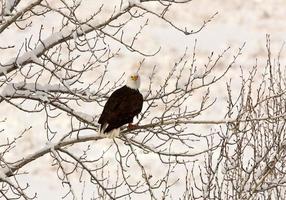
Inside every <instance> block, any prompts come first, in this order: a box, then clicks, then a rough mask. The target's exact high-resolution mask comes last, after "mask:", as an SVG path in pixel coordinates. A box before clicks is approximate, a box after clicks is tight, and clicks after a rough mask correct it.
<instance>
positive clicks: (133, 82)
mask: <svg viewBox="0 0 286 200" xmlns="http://www.w3.org/2000/svg"><path fill="white" fill-rule="evenodd" d="M126 86H127V87H129V88H131V89H134V90H138V89H139V87H140V76H139V74H138V73H132V74H130V75H129V76H128V77H127V81H126Z"/></svg>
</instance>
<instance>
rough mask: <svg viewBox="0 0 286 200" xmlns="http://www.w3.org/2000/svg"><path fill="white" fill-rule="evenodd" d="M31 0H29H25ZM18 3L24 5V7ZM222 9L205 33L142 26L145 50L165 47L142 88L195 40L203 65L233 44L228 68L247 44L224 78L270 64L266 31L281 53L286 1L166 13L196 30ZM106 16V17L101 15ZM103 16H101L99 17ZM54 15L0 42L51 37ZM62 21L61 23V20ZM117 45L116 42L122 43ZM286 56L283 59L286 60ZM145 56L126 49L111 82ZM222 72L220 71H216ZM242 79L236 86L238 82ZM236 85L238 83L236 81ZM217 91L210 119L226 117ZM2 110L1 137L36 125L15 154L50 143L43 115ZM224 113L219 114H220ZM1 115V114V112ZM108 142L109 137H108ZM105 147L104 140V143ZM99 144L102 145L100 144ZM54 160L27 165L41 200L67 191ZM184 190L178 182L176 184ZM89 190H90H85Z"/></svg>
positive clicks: (204, 1) (197, 0)
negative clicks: (255, 65) (47, 138)
mask: <svg viewBox="0 0 286 200" xmlns="http://www.w3.org/2000/svg"><path fill="white" fill-rule="evenodd" d="M27 2H28V1H27ZM56 2H57V1H52V0H50V3H51V5H54V6H56ZM95 4H96V3H95V1H93V0H85V1H83V4H82V6H81V8H80V12H79V13H80V15H79V16H80V17H82V18H85V17H87V16H89V14H90V13H92V12H93V10H94V9H96V8H97V7H98V6H97V5H95ZM23 5H24V3H23V4H20V6H23ZM148 6H150V7H152V8H153V9H156V5H152V3H150V4H149V5H148ZM110 11H111V8H108V7H106V8H105V12H106V13H109V12H110ZM216 12H218V15H216V17H215V18H214V20H212V22H211V23H210V24H208V25H207V27H206V28H204V29H203V30H202V31H201V32H199V33H198V34H195V35H189V36H185V35H183V34H182V33H179V32H178V31H176V30H175V29H173V28H172V27H170V26H169V25H168V24H166V23H165V22H162V21H161V20H159V19H152V21H150V23H149V26H148V27H147V28H146V29H145V30H144V34H143V36H142V37H141V38H140V40H139V41H140V42H139V44H140V48H141V49H144V50H146V51H147V52H148V51H150V52H153V51H156V50H157V49H158V47H160V46H161V48H162V50H161V51H160V52H159V53H158V54H157V55H156V56H154V57H151V58H146V60H145V64H144V67H143V68H142V75H141V76H142V92H143V93H146V91H147V85H144V81H146V80H147V78H146V77H147V76H148V75H149V74H150V71H151V69H152V67H153V66H154V65H157V66H159V67H160V71H159V72H158V73H157V76H156V81H157V84H158V85H159V84H160V83H161V82H162V81H163V77H164V74H166V73H168V69H169V68H170V67H171V66H172V64H173V63H174V62H175V61H176V60H178V59H179V58H180V56H182V54H183V53H184V51H185V49H186V47H187V48H188V50H187V53H188V54H189V55H191V53H192V51H191V50H192V48H193V46H194V41H195V39H197V52H196V54H197V60H198V62H199V63H200V62H201V63H204V62H205V61H206V59H207V56H208V55H209V54H210V53H211V52H212V51H214V52H216V53H219V52H222V51H223V50H224V49H225V48H227V47H228V46H230V47H231V52H230V54H229V55H228V56H229V57H226V58H224V61H225V62H221V63H220V65H221V66H222V69H223V67H225V65H226V63H228V61H229V59H231V56H232V54H235V52H236V50H237V49H238V48H239V47H240V46H242V44H243V43H244V42H246V46H245V48H244V50H243V55H242V56H240V57H239V59H238V60H237V62H236V66H235V67H234V69H232V70H231V71H230V73H228V74H227V76H226V77H225V81H226V80H228V79H229V78H233V79H234V80H235V78H237V76H238V74H239V73H240V69H239V66H242V67H243V68H244V69H246V70H247V69H250V68H251V67H252V66H253V65H254V64H255V63H256V59H258V63H259V65H258V66H259V68H260V67H261V69H263V67H264V66H265V65H266V49H265V44H266V34H270V36H271V46H272V49H273V54H274V55H277V54H278V52H279V51H280V48H281V47H282V45H283V43H284V41H285V40H286V26H285V19H286V2H285V1H284V0H249V1H243V0H229V1H225V0H216V1H211V0H194V1H192V2H191V3H189V4H187V5H184V6H181V5H177V6H174V7H173V8H172V9H171V10H170V12H169V14H168V15H167V16H168V17H169V18H170V19H172V21H173V22H174V23H176V24H177V25H179V26H181V27H185V26H187V27H190V28H193V29H197V28H199V27H200V25H201V23H202V22H203V21H204V20H206V19H207V18H209V17H210V16H211V15H213V14H214V13H216ZM102 18H103V19H104V16H102ZM99 20H102V19H99ZM55 21H56V17H54V16H49V15H48V16H46V17H45V18H40V17H39V18H37V19H36V21H33V26H32V27H30V28H28V29H27V30H26V31H15V30H12V29H11V30H8V31H5V32H4V33H2V34H1V36H0V45H2V46H5V45H12V44H16V45H18V46H19V48H20V46H21V44H22V43H23V42H24V40H25V38H29V37H30V36H33V35H37V33H38V30H39V27H40V26H41V25H43V26H44V31H43V36H45V35H46V37H48V36H49V35H50V33H51V31H52V28H53V27H51V26H50V24H53V26H56V25H55ZM58 25H60V24H58ZM136 28H138V27H136V26H135V25H134V27H132V26H131V27H130V31H133V30H136ZM118 45H119V44H114V46H115V47H116V46H118ZM17 50H18V49H17V48H15V49H13V50H10V51H5V53H2V54H1V57H0V61H1V63H5V62H8V61H9V60H10V59H11V58H12V57H15V56H16V55H17ZM283 55H285V53H284V54H282V58H281V59H282V60H284V59H285V56H284V57H283ZM142 58H143V57H142V56H141V55H138V54H136V53H132V54H131V53H129V52H128V51H126V50H122V51H121V54H120V55H119V56H118V57H117V58H116V59H115V60H113V61H112V62H111V63H110V66H111V68H109V69H111V70H112V71H110V72H109V73H108V78H109V79H111V80H115V79H117V78H118V77H119V76H120V75H121V74H122V71H123V70H125V71H128V70H130V66H132V65H134V63H136V62H138V60H141V59H142ZM218 70H219V69H218ZM239 84H240V83H239V82H238V83H237V86H239ZM234 87H235V84H234ZM216 89H217V91H211V93H212V95H216V94H220V96H219V97H218V100H217V103H216V104H215V107H214V108H213V109H212V110H211V111H210V113H208V117H209V119H217V118H220V119H222V118H223V116H224V113H223V109H221V107H220V105H221V103H223V102H224V100H225V95H226V91H225V84H224V82H223V81H221V82H220V85H219V86H218V87H217V88H216ZM100 109H101V108H95V107H94V106H93V104H89V105H85V106H83V107H82V108H81V110H80V111H81V112H83V113H87V114H90V115H98V114H99V112H100ZM0 113H5V118H6V119H7V121H9V122H11V124H7V123H4V124H0V126H1V129H5V130H7V132H4V133H2V135H1V136H0V139H5V138H7V137H9V138H13V137H15V136H16V135H18V134H19V133H20V132H22V131H23V130H24V129H25V128H29V127H30V126H32V127H33V128H32V129H31V130H30V131H29V134H26V137H24V138H22V139H21V140H19V141H18V142H19V147H21V148H15V149H14V150H13V153H14V154H13V155H10V156H11V158H14V157H18V158H21V156H23V153H24V154H25V155H28V154H29V153H31V152H33V151H34V150H35V149H40V148H41V147H44V146H45V145H46V144H45V142H46V140H45V139H46V138H45V137H46V136H45V133H44V132H41V131H43V123H44V120H45V116H44V113H37V114H29V113H25V112H21V111H19V110H18V109H16V108H14V107H12V106H11V105H8V104H2V105H1V107H0ZM218 116H220V117H218ZM2 119H3V115H2ZM64 119H65V118H64V117H63V119H62V120H59V121H58V122H55V124H54V127H55V128H56V129H57V131H58V132H60V131H61V130H62V131H63V132H64V130H65V129H66V128H67V127H68V126H69V121H65V120H64ZM205 128H206V129H205V131H206V132H208V130H209V128H215V127H212V126H206V127H205ZM106 143H107V145H109V143H110V141H106ZM102 145H105V144H102ZM99 148H100V147H99ZM50 159H51V158H49V157H48V156H45V157H43V158H41V159H39V160H38V161H36V162H33V164H32V165H28V166H26V167H25V169H27V170H29V171H30V172H31V173H30V175H29V176H22V177H21V179H23V181H25V178H27V177H28V178H29V183H30V184H31V188H32V189H31V193H33V192H35V191H36V192H37V193H38V199H43V200H45V199H47V200H48V199H61V198H60V197H61V196H62V195H63V193H62V191H61V184H60V183H58V184H55V182H56V181H54V180H56V179H57V177H56V174H55V173H54V170H55V169H54V168H53V167H51V166H50V165H47V163H50V162H49V161H50ZM152 162H153V161H152V158H146V166H148V165H151V164H152ZM81 187H82V186H80V185H79V186H75V188H79V191H78V192H81ZM176 188H177V189H179V188H180V186H179V185H177V186H176ZM86 189H87V188H86Z"/></svg>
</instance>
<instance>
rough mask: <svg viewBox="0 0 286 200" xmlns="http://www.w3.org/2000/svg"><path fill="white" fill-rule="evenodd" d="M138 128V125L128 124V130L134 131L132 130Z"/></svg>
mask: <svg viewBox="0 0 286 200" xmlns="http://www.w3.org/2000/svg"><path fill="white" fill-rule="evenodd" d="M137 127H138V125H135V124H128V126H127V129H128V130H132V129H135V128H137Z"/></svg>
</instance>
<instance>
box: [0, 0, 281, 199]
mask: <svg viewBox="0 0 286 200" xmlns="http://www.w3.org/2000/svg"><path fill="white" fill-rule="evenodd" d="M190 2H191V0H178V1H176V0H141V1H110V2H109V3H106V2H105V1H102V2H100V1H96V2H93V1H76V0H70V1H62V0H57V1H48V0H34V1H31V2H29V3H27V2H22V1H8V0H6V1H4V2H2V12H1V13H2V14H1V19H0V23H1V24H0V38H1V41H3V42H1V43H0V51H1V55H4V54H5V55H8V54H9V55H11V57H9V58H6V57H5V58H1V60H0V66H1V69H0V88H1V91H0V92H1V93H0V95H1V99H0V102H1V107H8V108H9V109H11V111H10V112H11V113H12V114H13V115H17V113H25V114H26V117H27V118H26V119H22V120H23V121H25V120H27V121H28V122H29V123H27V124H26V126H25V127H18V129H22V131H20V132H17V133H13V134H11V132H13V131H14V130H15V129H14V128H13V127H15V126H16V127H17V124H16V122H15V121H13V118H11V117H10V118H8V117H5V113H4V114H3V115H2V119H1V135H0V137H1V143H0V149H1V151H0V152H1V156H0V165H1V168H2V169H1V170H0V179H1V186H0V197H1V198H3V199H35V198H37V197H38V195H39V194H38V192H37V188H36V187H33V186H34V185H33V184H32V181H31V177H33V176H38V177H44V178H46V177H47V176H46V175H45V173H46V171H51V172H52V174H53V175H55V176H56V177H57V178H56V179H57V183H54V184H55V185H57V186H58V187H59V188H60V189H59V190H60V191H61V192H60V194H61V197H62V198H64V199H140V198H148V199H252V198H259V197H264V198H267V197H270V198H271V197H277V198H282V199H283V198H284V196H283V195H284V190H283V189H284V188H283V186H284V184H285V180H286V179H285V178H284V164H283V159H284V147H285V142H284V121H285V120H284V117H285V116H284V110H285V109H284V107H285V103H284V90H285V89H284V79H285V78H284V72H283V70H282V69H283V68H282V66H280V62H279V59H278V62H275V64H273V62H272V55H271V50H270V41H267V50H268V59H267V60H268V62H267V66H266V67H265V68H264V67H263V70H264V72H263V73H262V74H261V77H262V78H261V80H262V81H261V84H257V83H254V80H255V77H256V76H259V74H258V72H259V71H261V70H260V69H258V66H255V67H254V68H253V69H252V70H251V71H250V72H249V75H248V76H247V75H245V74H244V73H243V72H244V70H243V69H242V70H241V72H242V74H241V89H240V90H239V92H238V93H237V90H235V92H234V90H233V88H232V84H231V82H230V83H228V84H227V90H226V93H227V94H228V101H227V103H226V105H225V108H226V109H227V114H226V116H222V117H221V118H220V119H221V120H219V119H216V120H202V119H201V118H200V116H202V115H203V116H204V114H205V113H208V112H209V110H211V108H212V107H214V106H216V105H217V102H216V98H213V96H212V95H211V94H210V93H211V91H212V90H213V88H215V87H217V83H218V82H219V81H221V80H222V79H223V78H224V77H225V75H226V74H227V72H228V71H229V70H230V69H231V68H232V67H233V66H234V64H235V62H236V60H237V58H238V56H239V55H240V54H241V53H242V48H243V46H244V45H242V46H241V48H239V49H238V50H237V51H236V52H234V53H231V52H229V51H230V48H227V49H225V50H222V52H221V53H219V54H216V53H210V55H209V56H208V57H207V59H206V60H207V61H206V63H205V64H204V65H200V64H199V63H198V62H197V56H196V48H197V47H196V46H197V43H196V42H195V45H194V47H193V48H192V49H191V50H188V49H186V51H185V53H184V54H183V55H182V56H181V57H180V58H178V59H177V61H176V62H175V63H173V65H172V66H170V67H168V68H167V69H168V70H169V71H168V73H167V74H166V76H165V77H163V80H164V81H163V82H162V83H161V84H160V85H158V84H156V74H157V73H158V72H160V71H162V67H163V66H156V65H155V66H154V67H153V68H149V69H150V72H149V73H148V78H147V79H146V80H147V82H145V83H144V87H145V92H144V108H143V111H142V113H141V114H140V116H139V118H138V120H137V121H136V122H137V124H138V127H137V128H134V129H132V130H130V129H127V128H126V127H123V128H122V130H121V135H120V137H118V138H115V139H113V140H110V139H106V138H103V137H101V136H99V135H98V123H97V120H98V117H99V114H100V111H101V110H102V106H103V105H104V103H105V102H106V100H107V98H108V97H109V95H110V94H111V92H112V91H114V90H115V89H116V88H117V87H119V86H120V85H122V84H124V78H125V74H124V71H123V70H121V71H122V72H120V73H117V74H120V76H119V77H117V80H115V81H111V80H110V79H109V78H108V77H110V75H109V73H110V72H113V71H117V72H118V71H120V70H118V69H114V67H112V62H116V59H118V57H120V56H121V54H125V55H127V54H128V55H130V54H137V55H140V56H141V57H142V58H143V59H142V60H141V61H140V65H141V69H142V70H144V65H145V61H144V58H148V57H153V56H155V55H156V54H157V53H158V52H160V50H161V48H160V47H159V46H158V47H157V48H155V49H149V48H148V49H146V48H142V47H141V45H140V42H139V41H140V38H141V37H143V35H144V31H145V30H146V28H147V27H150V26H152V25H149V24H150V21H152V20H155V19H156V20H157V19H159V20H161V21H162V22H164V23H166V24H167V25H168V26H169V28H170V29H171V28H173V29H175V30H177V31H178V34H185V35H187V36H188V35H192V34H195V33H197V32H199V31H201V30H202V29H203V28H204V27H205V26H206V25H207V23H209V22H210V21H211V20H212V19H213V17H214V16H215V15H216V14H217V13H214V15H213V16H210V17H209V19H205V21H202V24H201V26H200V27H198V28H197V29H192V28H191V27H180V26H177V25H176V23H175V20H174V21H173V20H172V17H170V15H169V13H170V12H171V9H172V7H173V6H174V5H181V6H183V5H185V4H188V3H190ZM85 7H92V9H91V10H92V12H91V13H88V14H87V15H85V14H86V13H83V12H82V11H83V10H84V8H85ZM82 16H84V17H82ZM55 19H56V20H55ZM51 23H52V24H51ZM130 25H132V27H136V29H134V28H133V29H134V30H133V29H130ZM15 31H19V35H24V36H23V38H22V40H21V42H20V43H19V42H17V41H16V40H14V38H13V37H12V34H13V32H15ZM7 38H9V40H7ZM189 52H191V54H190V53H189ZM281 52H282V51H281ZM231 54H232V55H233V57H231V56H230V55H231ZM13 55H14V56H13ZM223 59H225V60H224V61H225V62H226V60H228V64H226V65H225V66H222V65H221V61H222V60H223ZM222 67H223V69H221V68H222ZM217 68H218V70H217ZM120 69H121V68H120ZM162 76H163V75H162ZM113 78H114V77H113ZM198 96H199V97H198ZM198 99H199V100H198ZM90 109H92V110H94V111H95V114H89V113H90V112H88V111H90ZM91 113H92V112H91ZM6 114H8V113H6ZM206 124H208V125H211V124H213V125H218V124H219V125H221V126H219V127H220V129H219V130H215V129H212V130H211V131H210V132H207V131H206V130H207V129H206V128H205V125H206ZM60 125H62V126H60ZM39 127H40V128H39ZM198 127H199V128H198ZM196 130H198V131H196ZM33 131H34V132H37V135H38V136H37V138H40V140H39V141H41V142H39V143H38V144H37V142H36V144H37V145H32V147H29V150H28V151H25V150H27V148H26V149H25V145H27V142H28V141H29V140H36V141H38V140H37V139H36V138H33V136H35V134H33V135H31V132H33ZM37 170H38V171H39V172H37V173H35V171H37ZM51 178H52V177H51ZM46 179H49V178H46ZM178 185H179V186H178ZM40 198H41V197H40Z"/></svg>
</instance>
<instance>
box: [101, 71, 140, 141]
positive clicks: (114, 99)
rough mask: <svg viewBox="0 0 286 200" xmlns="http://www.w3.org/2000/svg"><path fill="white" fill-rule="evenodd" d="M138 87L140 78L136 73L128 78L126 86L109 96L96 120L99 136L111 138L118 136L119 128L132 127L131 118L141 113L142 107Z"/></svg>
mask: <svg viewBox="0 0 286 200" xmlns="http://www.w3.org/2000/svg"><path fill="white" fill-rule="evenodd" d="M139 87H140V77H139V75H138V74H137V73H136V74H132V75H130V76H128V78H127V82H126V85H124V86H123V87H121V88H119V89H117V90H115V91H114V92H113V93H112V94H111V96H110V97H109V99H108V100H107V102H106V104H105V106H104V108H103V111H102V114H101V116H100V118H99V120H98V123H99V124H100V134H101V135H105V136H107V137H111V138H113V137H116V136H118V135H119V132H120V127H121V126H123V125H125V124H129V125H128V126H129V127H130V126H132V124H131V123H132V122H133V118H134V117H135V116H137V115H138V114H139V113H140V112H141V110H142V106H143V96H142V94H141V93H140V92H139V90H138V89H139Z"/></svg>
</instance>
